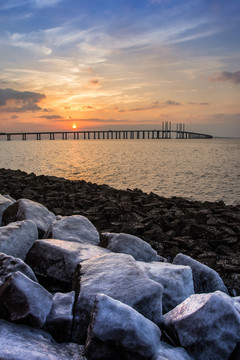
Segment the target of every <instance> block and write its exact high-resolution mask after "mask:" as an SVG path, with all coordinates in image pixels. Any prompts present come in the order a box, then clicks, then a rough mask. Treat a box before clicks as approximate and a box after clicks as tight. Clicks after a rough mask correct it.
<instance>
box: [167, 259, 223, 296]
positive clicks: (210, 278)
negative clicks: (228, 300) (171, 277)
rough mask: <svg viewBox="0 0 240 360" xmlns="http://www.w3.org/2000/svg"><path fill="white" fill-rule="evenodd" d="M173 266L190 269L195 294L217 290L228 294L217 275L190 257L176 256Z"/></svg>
mask: <svg viewBox="0 0 240 360" xmlns="http://www.w3.org/2000/svg"><path fill="white" fill-rule="evenodd" d="M173 264H176V265H186V266H190V267H191V269H192V273H193V282H194V289H195V293H198V294H201V293H209V292H214V291H217V290H219V291H222V292H225V293H226V294H228V290H227V288H226V286H225V285H224V283H223V281H222V279H221V277H220V276H219V274H218V273H217V272H216V271H215V270H213V269H211V268H209V267H208V266H206V265H204V264H202V263H200V262H199V261H197V260H194V259H192V258H191V257H190V256H187V255H184V254H178V255H177V256H176V257H175V258H174V260H173Z"/></svg>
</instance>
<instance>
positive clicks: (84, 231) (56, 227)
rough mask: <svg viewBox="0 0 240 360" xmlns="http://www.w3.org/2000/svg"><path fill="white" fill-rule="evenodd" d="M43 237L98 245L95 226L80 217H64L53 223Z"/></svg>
mask: <svg viewBox="0 0 240 360" xmlns="http://www.w3.org/2000/svg"><path fill="white" fill-rule="evenodd" d="M44 237H45V238H53V239H59V240H69V241H77V242H80V243H83V244H92V245H98V243H99V241H100V238H99V233H98V231H97V229H96V228H95V226H93V224H92V223H91V222H90V221H89V220H88V219H87V218H86V217H85V216H81V215H72V216H66V217H63V218H62V219H61V220H58V221H55V222H54V223H52V225H51V226H50V228H49V229H48V231H47V233H46V234H45V236H44Z"/></svg>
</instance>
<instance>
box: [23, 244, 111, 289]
mask: <svg viewBox="0 0 240 360" xmlns="http://www.w3.org/2000/svg"><path fill="white" fill-rule="evenodd" d="M109 252H110V251H109V250H107V249H103V248H100V247H98V246H95V245H91V244H81V243H78V242H74V241H63V240H56V239H46V240H45V239H44V240H37V241H35V243H34V244H33V246H32V248H31V249H30V250H29V252H28V254H27V256H26V260H25V261H26V263H27V264H28V265H29V266H30V267H31V268H32V269H33V271H34V273H35V274H36V276H37V278H38V279H39V281H40V282H41V283H42V284H43V285H44V286H45V287H46V288H47V289H48V290H49V291H54V292H56V291H60V292H65V291H70V290H71V288H72V280H73V277H74V273H75V270H76V267H77V265H78V264H79V263H80V262H82V261H84V260H88V259H90V258H92V257H94V256H97V255H103V254H106V253H109Z"/></svg>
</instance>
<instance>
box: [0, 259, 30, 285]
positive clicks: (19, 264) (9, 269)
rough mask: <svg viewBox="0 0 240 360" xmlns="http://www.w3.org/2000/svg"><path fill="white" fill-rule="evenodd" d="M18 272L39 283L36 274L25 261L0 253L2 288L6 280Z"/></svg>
mask: <svg viewBox="0 0 240 360" xmlns="http://www.w3.org/2000/svg"><path fill="white" fill-rule="evenodd" d="M16 271H20V272H21V273H23V274H24V275H26V276H28V277H29V279H31V280H33V281H36V282H37V278H36V276H35V275H34V272H33V271H32V269H31V268H30V267H29V266H28V265H27V264H25V262H24V261H22V260H21V259H19V258H15V257H13V256H9V255H6V254H4V253H0V286H1V285H2V284H4V283H5V281H6V279H7V278H8V277H9V276H11V275H12V274H13V273H15V272H16Z"/></svg>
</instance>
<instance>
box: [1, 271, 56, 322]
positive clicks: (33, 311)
mask: <svg viewBox="0 0 240 360" xmlns="http://www.w3.org/2000/svg"><path fill="white" fill-rule="evenodd" d="M52 301H53V300H52V295H51V294H50V293H49V292H48V291H47V290H45V289H44V288H43V287H42V286H41V285H39V284H38V283H36V282H35V281H32V280H31V279H29V278H28V277H27V276H26V275H24V274H22V273H21V272H19V271H17V272H15V273H14V274H13V275H12V276H10V277H9V278H8V280H7V281H6V282H5V283H4V284H3V285H2V286H1V287H0V310H1V316H2V318H5V319H6V320H11V321H18V322H22V323H25V324H28V325H31V326H35V327H42V326H43V325H44V323H45V321H46V318H47V315H48V314H49V312H50V309H51V306H52Z"/></svg>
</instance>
